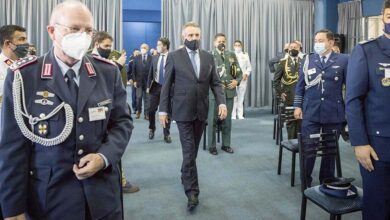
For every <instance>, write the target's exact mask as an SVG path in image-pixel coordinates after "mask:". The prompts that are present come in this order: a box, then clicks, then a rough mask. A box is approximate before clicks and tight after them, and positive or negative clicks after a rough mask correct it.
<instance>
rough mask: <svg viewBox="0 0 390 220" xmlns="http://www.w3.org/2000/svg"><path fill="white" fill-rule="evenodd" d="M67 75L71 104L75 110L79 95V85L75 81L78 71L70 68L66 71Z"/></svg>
mask: <svg viewBox="0 0 390 220" xmlns="http://www.w3.org/2000/svg"><path fill="white" fill-rule="evenodd" d="M65 77H66V78H67V79H68V80H67V82H66V83H67V84H68V88H69V92H70V95H71V101H72V104H71V105H72V107H73V111H74V112H75V111H76V110H77V109H76V106H77V96H78V93H79V87H78V86H77V84H76V82H75V81H74V78H76V73H75V72H74V71H73V69H69V70H68V71H67V72H66V74H65ZM75 113H76V112H75Z"/></svg>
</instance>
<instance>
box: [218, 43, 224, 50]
mask: <svg viewBox="0 0 390 220" xmlns="http://www.w3.org/2000/svg"><path fill="white" fill-rule="evenodd" d="M217 48H218V50H219V51H225V44H218V46H217Z"/></svg>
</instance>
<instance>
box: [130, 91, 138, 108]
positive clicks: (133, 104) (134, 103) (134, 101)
mask: <svg viewBox="0 0 390 220" xmlns="http://www.w3.org/2000/svg"><path fill="white" fill-rule="evenodd" d="M131 108H132V109H133V110H134V111H136V110H137V89H136V88H135V87H134V86H131Z"/></svg>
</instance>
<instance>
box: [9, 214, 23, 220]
mask: <svg viewBox="0 0 390 220" xmlns="http://www.w3.org/2000/svg"><path fill="white" fill-rule="evenodd" d="M4 220H26V215H25V214H24V213H23V214H20V215H17V216H13V217H8V218H5V219H4Z"/></svg>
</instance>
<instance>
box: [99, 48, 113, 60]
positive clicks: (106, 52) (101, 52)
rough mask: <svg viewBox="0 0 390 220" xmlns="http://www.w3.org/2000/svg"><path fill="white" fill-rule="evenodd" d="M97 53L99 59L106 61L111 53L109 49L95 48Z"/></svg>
mask: <svg viewBox="0 0 390 220" xmlns="http://www.w3.org/2000/svg"><path fill="white" fill-rule="evenodd" d="M97 51H98V53H99V55H100V56H101V57H103V58H106V59H108V57H109V56H110V53H111V49H103V48H100V47H98V48H97Z"/></svg>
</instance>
